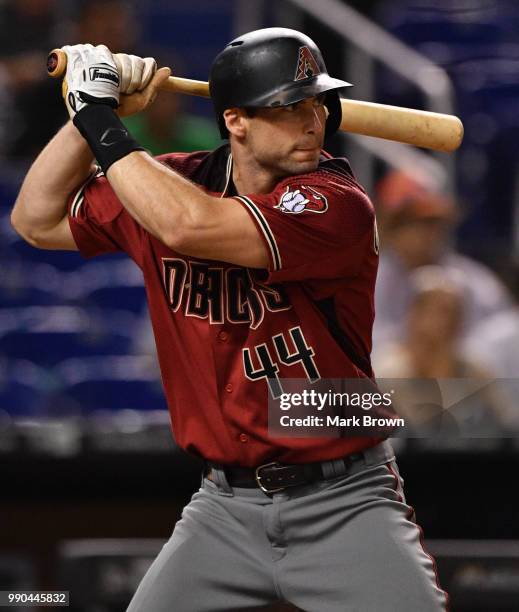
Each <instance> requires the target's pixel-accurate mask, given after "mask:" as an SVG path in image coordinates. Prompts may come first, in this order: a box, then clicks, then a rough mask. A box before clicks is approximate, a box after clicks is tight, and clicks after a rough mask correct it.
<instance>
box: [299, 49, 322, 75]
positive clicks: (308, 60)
mask: <svg viewBox="0 0 519 612" xmlns="http://www.w3.org/2000/svg"><path fill="white" fill-rule="evenodd" d="M318 74H321V70H320V69H319V66H318V65H317V62H316V61H315V58H314V56H313V55H312V52H311V51H310V49H309V48H308V47H306V46H305V47H299V57H298V59H297V69H296V76H295V79H294V81H302V80H303V79H309V78H310V77H313V76H316V75H318Z"/></svg>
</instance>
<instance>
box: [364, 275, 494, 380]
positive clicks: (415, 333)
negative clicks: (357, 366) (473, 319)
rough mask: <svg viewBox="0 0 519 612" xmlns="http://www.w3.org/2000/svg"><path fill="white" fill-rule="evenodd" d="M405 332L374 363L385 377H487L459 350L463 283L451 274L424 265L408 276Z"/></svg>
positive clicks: (379, 373) (465, 286) (462, 315)
mask: <svg viewBox="0 0 519 612" xmlns="http://www.w3.org/2000/svg"><path fill="white" fill-rule="evenodd" d="M409 284H410V289H411V296H410V303H409V308H408V312H407V315H406V317H405V319H404V321H403V327H404V330H403V331H404V333H403V335H402V338H401V340H400V341H399V342H395V343H394V344H392V345H387V346H386V350H385V351H384V353H383V354H382V355H380V357H379V358H378V359H377V362H376V373H377V376H383V377H386V378H478V377H483V376H488V375H489V373H488V372H487V371H485V370H484V369H483V368H482V367H481V366H480V365H478V364H477V363H475V362H472V361H471V360H469V359H467V358H466V357H465V356H464V355H463V353H462V350H461V348H460V335H461V331H462V329H463V318H464V303H465V301H466V295H465V291H467V284H466V283H465V282H464V279H463V277H462V276H461V274H460V273H459V272H457V271H455V270H446V269H445V268H442V267H440V266H423V267H420V268H417V269H416V270H415V271H414V272H413V273H411V274H410V276H409Z"/></svg>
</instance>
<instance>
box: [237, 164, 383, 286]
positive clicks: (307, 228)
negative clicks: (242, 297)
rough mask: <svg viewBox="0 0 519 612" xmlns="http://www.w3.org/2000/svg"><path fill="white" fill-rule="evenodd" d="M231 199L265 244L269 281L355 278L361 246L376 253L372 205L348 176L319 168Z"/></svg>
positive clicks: (361, 258)
mask: <svg viewBox="0 0 519 612" xmlns="http://www.w3.org/2000/svg"><path fill="white" fill-rule="evenodd" d="M236 199H238V200H239V201H240V202H241V203H242V204H243V206H244V207H245V208H246V209H247V211H248V212H249V214H250V216H251V217H252V218H253V220H254V222H255V224H256V226H257V228H258V231H259V233H260V235H261V236H262V238H263V240H264V242H265V245H266V248H267V251H268V253H269V277H268V281H270V282H279V281H301V280H307V279H318V278H337V277H340V276H349V275H352V274H356V273H357V271H358V269H359V266H360V265H361V264H362V261H363V259H364V257H365V253H366V248H373V249H375V250H376V249H377V245H376V227H375V212H374V209H373V206H372V204H371V202H370V200H369V198H368V196H367V195H366V194H365V193H364V191H363V190H362V189H361V187H360V186H359V185H358V184H357V183H356V182H355V181H354V180H353V179H351V178H350V177H346V176H344V177H343V176H340V175H336V174H335V173H331V172H325V171H322V170H318V171H316V172H314V173H312V174H308V175H299V176H294V177H290V179H286V180H285V181H283V182H282V183H280V184H279V185H278V186H277V187H276V189H275V190H274V191H273V192H272V193H270V194H267V195H248V196H236Z"/></svg>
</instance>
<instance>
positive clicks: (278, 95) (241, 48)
mask: <svg viewBox="0 0 519 612" xmlns="http://www.w3.org/2000/svg"><path fill="white" fill-rule="evenodd" d="M350 85H351V83H347V82H346V81H341V80H340V79H334V78H332V77H331V76H330V75H329V74H328V72H327V71H326V66H325V63H324V60H323V56H322V55H321V52H320V51H319V48H318V47H317V45H316V44H315V43H314V41H313V40H312V39H311V38H309V37H308V36H306V35H305V34H302V33H301V32H298V31H297V30H289V29H287V28H265V29H263V30H255V31H254V32H249V33H248V34H244V35H243V36H239V37H238V38H235V39H234V40H233V41H232V42H230V43H229V44H228V45H227V46H226V47H225V48H224V50H223V51H222V52H221V53H219V54H218V55H217V56H216V58H215V60H214V62H213V65H212V67H211V73H210V77H209V90H210V92H211V98H212V100H213V104H214V109H215V112H216V116H217V119H218V125H219V127H220V134H221V135H222V138H227V136H228V135H229V134H228V131H227V128H226V126H225V121H224V118H223V112H224V110H225V109H227V108H233V107H251V108H260V107H276V106H288V105H289V104H294V103H295V102H299V101H300V100H304V99H305V98H311V97H313V96H317V95H319V94H321V93H325V92H327V93H328V95H327V96H326V100H325V105H326V107H327V108H328V111H329V115H328V119H327V121H326V135H327V136H329V135H330V134H333V133H334V132H336V131H337V129H338V128H339V125H340V123H341V117H342V112H341V105H340V101H339V94H338V92H337V90H338V89H339V88H341V87H348V86H350Z"/></svg>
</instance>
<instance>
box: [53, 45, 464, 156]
mask: <svg viewBox="0 0 519 612" xmlns="http://www.w3.org/2000/svg"><path fill="white" fill-rule="evenodd" d="M66 68H67V54H66V53H65V52H64V51H62V50H61V49H54V50H53V51H51V52H50V53H49V56H48V58H47V72H48V74H49V76H51V77H53V78H57V77H61V76H63V75H64V74H65V71H66ZM161 89H162V90H164V91H174V92H177V93H183V94H188V95H191V96H202V97H204V98H208V97H210V96H209V84H208V83H207V82H206V81H194V80H192V79H183V78H180V77H174V76H171V77H169V79H168V80H167V81H165V82H164V84H163V85H162V86H161ZM340 101H341V107H342V121H341V125H340V129H341V130H342V131H345V132H351V133H353V134H362V135H364V136H373V137H375V138H384V139H386V140H396V141H397V142H402V143H405V144H410V145H414V146H416V147H423V148H426V149H434V150H435V151H445V152H447V153H450V152H452V151H455V150H456V149H457V148H458V147H459V146H460V144H461V141H462V140H463V123H462V122H461V120H460V119H459V118H458V117H456V116H455V115H446V114H442V113H432V112H429V111H424V110H417V109H414V108H404V107H401V106H389V105H387V104H376V103H374V102H364V101H361V100H347V99H345V98H341V99H340Z"/></svg>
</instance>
